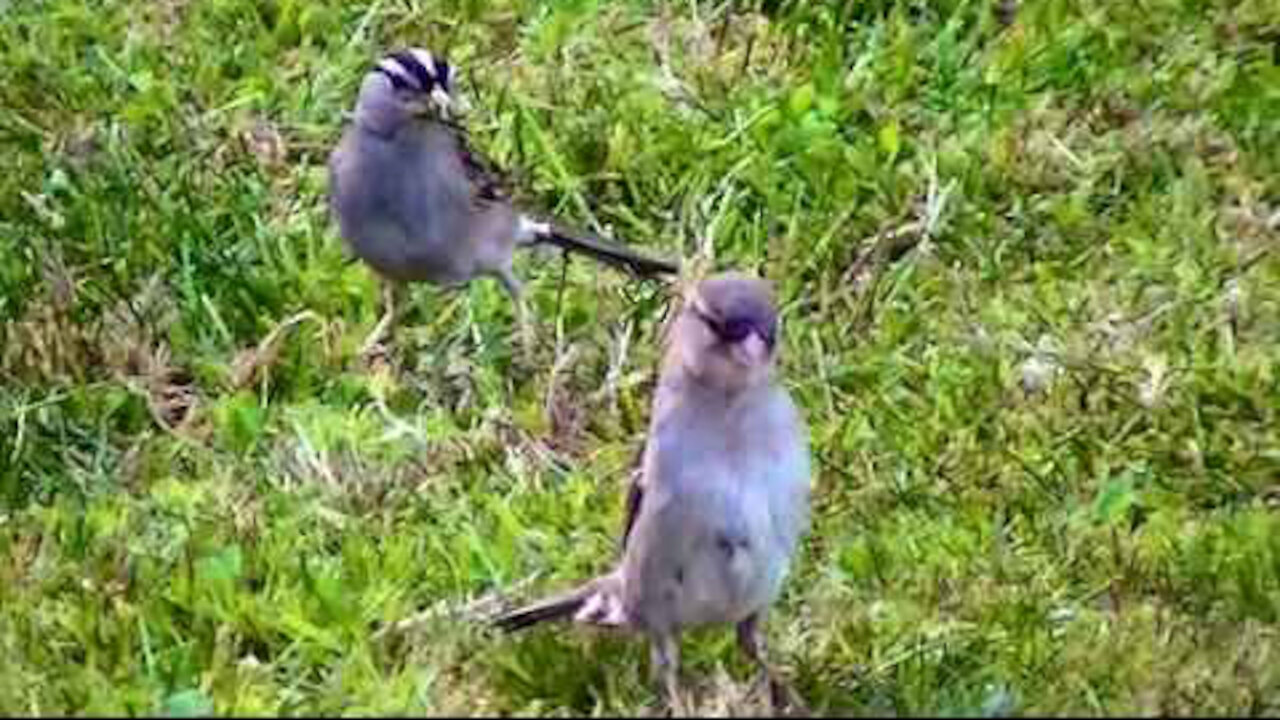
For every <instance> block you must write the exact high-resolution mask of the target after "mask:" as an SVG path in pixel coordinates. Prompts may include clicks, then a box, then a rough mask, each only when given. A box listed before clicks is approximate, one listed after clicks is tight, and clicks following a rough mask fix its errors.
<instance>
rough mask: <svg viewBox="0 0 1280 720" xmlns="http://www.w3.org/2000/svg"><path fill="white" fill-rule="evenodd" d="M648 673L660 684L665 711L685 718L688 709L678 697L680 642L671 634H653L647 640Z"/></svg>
mask: <svg viewBox="0 0 1280 720" xmlns="http://www.w3.org/2000/svg"><path fill="white" fill-rule="evenodd" d="M649 672H650V674H651V675H652V680H653V682H654V683H655V684H661V686H662V694H663V697H664V699H665V700H666V703H667V710H668V712H670V713H671V714H672V715H673V716H676V717H686V716H688V714H689V713H688V709H687V708H686V707H685V706H684V700H683V698H682V697H681V695H680V640H679V639H678V638H677V637H676V636H675V635H673V634H671V633H655V634H653V635H652V636H651V637H650V638H649Z"/></svg>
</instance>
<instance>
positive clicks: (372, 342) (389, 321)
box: [360, 278, 405, 357]
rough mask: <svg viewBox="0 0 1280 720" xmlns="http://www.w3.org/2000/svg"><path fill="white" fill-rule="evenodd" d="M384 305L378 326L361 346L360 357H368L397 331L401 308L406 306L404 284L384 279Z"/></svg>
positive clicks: (382, 282) (375, 326) (382, 281)
mask: <svg viewBox="0 0 1280 720" xmlns="http://www.w3.org/2000/svg"><path fill="white" fill-rule="evenodd" d="M380 282H381V284H382V304H383V307H384V308H385V309H384V310H383V313H382V317H381V318H380V319H379V320H378V324H377V325H374V326H373V331H372V332H370V333H369V335H368V337H366V338H365V340H364V344H363V345H361V346H360V355H361V356H363V357H368V356H369V355H370V354H372V353H373V352H374V351H375V350H376V349H378V347H379V346H380V345H381V344H382V341H383V340H384V339H388V340H389V339H390V338H391V335H392V334H393V333H394V331H395V324H396V319H397V318H398V317H399V314H400V312H401V307H402V306H403V305H404V294H405V289H404V284H403V283H400V282H398V281H395V280H387V279H385V278H384V279H382V280H381V281H380Z"/></svg>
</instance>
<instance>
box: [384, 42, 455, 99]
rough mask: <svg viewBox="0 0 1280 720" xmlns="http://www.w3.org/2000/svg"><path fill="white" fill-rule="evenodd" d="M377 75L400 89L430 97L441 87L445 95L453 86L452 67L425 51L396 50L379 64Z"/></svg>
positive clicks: (416, 49) (418, 49)
mask: <svg viewBox="0 0 1280 720" xmlns="http://www.w3.org/2000/svg"><path fill="white" fill-rule="evenodd" d="M374 72H378V73H382V74H383V75H385V76H386V77H387V79H388V80H390V81H391V85H392V86H393V87H395V88H396V89H397V90H410V91H414V92H420V93H423V94H429V93H431V91H432V90H434V89H436V88H440V89H441V90H442V91H444V92H445V93H446V94H447V93H449V91H450V90H451V86H452V84H453V68H452V67H450V65H449V63H447V62H445V60H444V59H443V58H438V57H435V56H433V55H432V54H431V53H430V52H427V51H426V50H423V49H422V48H408V49H405V50H397V51H395V52H393V53H390V54H389V55H387V56H386V57H384V58H382V59H381V60H379V61H378V65H377V67H375V68H374Z"/></svg>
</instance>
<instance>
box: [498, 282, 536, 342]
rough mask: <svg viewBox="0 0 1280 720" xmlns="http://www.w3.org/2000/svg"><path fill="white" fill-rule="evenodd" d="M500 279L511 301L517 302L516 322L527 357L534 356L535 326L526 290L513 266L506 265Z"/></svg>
mask: <svg viewBox="0 0 1280 720" xmlns="http://www.w3.org/2000/svg"><path fill="white" fill-rule="evenodd" d="M497 276H498V280H499V281H500V282H501V283H502V287H503V288H504V289H505V290H506V291H507V295H510V296H511V302H512V303H514V304H515V309H516V324H517V325H518V326H519V333H520V346H521V348H522V349H523V351H524V354H525V357H527V358H532V357H533V326H532V325H531V324H530V319H529V308H528V306H527V305H526V304H525V301H524V292H523V290H522V288H521V287H520V281H519V280H517V279H516V276H515V273H514V272H512V271H511V268H509V267H506V268H503V269H501V270H499V271H498V273H497Z"/></svg>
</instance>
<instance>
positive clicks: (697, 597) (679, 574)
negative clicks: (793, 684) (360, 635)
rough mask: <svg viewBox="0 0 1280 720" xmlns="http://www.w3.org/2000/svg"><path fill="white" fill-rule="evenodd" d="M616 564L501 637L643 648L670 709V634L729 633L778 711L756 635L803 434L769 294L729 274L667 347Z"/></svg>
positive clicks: (787, 526) (794, 533)
mask: <svg viewBox="0 0 1280 720" xmlns="http://www.w3.org/2000/svg"><path fill="white" fill-rule="evenodd" d="M668 340H669V342H668V347H667V351H666V355H665V357H664V359H663V362H662V366H661V372H660V377H659V382H658V387H657V389H656V392H655V396H654V400H653V412H652V418H651V421H650V426H649V434H648V438H647V443H646V447H645V449H644V453H643V460H642V464H641V472H640V474H639V478H638V480H636V481H635V482H633V484H632V486H631V488H630V492H629V496H628V502H627V517H626V522H625V525H624V529H623V551H622V559H621V562H620V563H619V564H618V565H617V567H615V568H614V570H613V571H611V572H609V573H608V574H605V575H603V576H600V577H597V578H595V579H593V580H591V581H589V582H587V583H585V584H583V585H581V586H579V587H577V588H576V589H574V590H572V591H569V592H567V593H564V594H562V595H558V596H555V597H552V598H550V599H548V600H544V601H541V602H538V603H535V604H533V605H530V606H528V607H524V608H520V609H518V610H515V611H512V612H509V613H506V614H504V615H502V616H500V617H498V618H497V619H496V620H495V621H494V622H495V623H496V625H497V626H498V627H500V628H502V629H504V630H507V631H514V630H519V629H521V628H525V627H529V626H531V625H534V624H536V623H539V622H542V621H545V620H554V619H562V618H565V619H572V620H573V621H575V622H578V623H584V624H588V625H597V626H606V627H612V628H618V629H623V630H627V631H632V632H636V633H639V634H641V635H644V636H646V637H647V638H648V639H649V642H650V647H651V659H652V670H653V671H654V673H655V674H656V675H657V676H658V678H659V679H660V681H661V683H662V687H663V690H664V692H665V695H666V697H667V700H668V702H669V703H670V704H671V707H672V708H673V709H674V708H679V707H681V706H682V703H681V702H680V695H679V687H678V668H679V657H680V645H679V634H680V632H681V631H682V630H683V629H684V628H687V627H693V626H698V625H706V624H711V623H732V624H734V625H736V627H737V635H738V644H739V647H740V648H741V649H742V651H743V652H745V653H746V654H747V656H748V657H749V658H750V659H751V660H752V661H753V662H755V663H756V664H757V665H758V666H759V669H760V679H761V680H763V681H767V682H768V684H769V688H770V691H771V694H772V696H773V699H774V702H775V704H777V703H780V702H782V697H783V696H785V695H786V694H788V691H787V689H786V686H785V685H784V684H783V683H781V682H780V681H779V680H778V678H777V676H776V674H775V673H774V672H773V671H772V670H771V669H770V666H769V664H768V663H767V661H766V659H765V653H764V642H763V632H762V623H763V620H764V617H765V614H766V611H767V610H768V608H769V606H770V605H771V604H772V603H773V602H774V600H775V599H776V598H777V597H778V594H779V592H780V591H781V589H782V583H783V579H784V577H785V576H786V573H787V570H788V568H789V566H790V563H791V559H792V557H793V556H794V554H795V551H796V547H797V545H798V543H799V540H800V537H801V536H802V535H803V534H804V533H805V532H806V531H807V529H808V525H809V482H810V480H809V448H808V430H807V428H806V425H805V422H804V420H803V419H802V417H801V416H800V413H799V411H798V410H797V409H796V406H795V404H794V403H793V402H792V400H791V396H790V395H789V394H788V392H787V390H786V389H785V388H783V387H782V385H780V384H779V383H778V382H777V380H776V378H775V376H774V363H775V359H776V356H777V347H778V345H777V340H778V319H777V311H776V310H775V308H774V304H773V300H772V294H771V291H770V288H769V286H768V285H767V284H766V283H765V282H764V281H762V280H759V279H757V278H753V277H749V276H745V275H740V274H736V273H732V274H724V275H719V276H716V277H712V278H709V279H707V280H704V281H703V282H701V283H699V284H698V286H697V287H696V289H695V290H694V291H693V293H692V294H691V296H690V297H688V298H687V299H686V301H685V303H684V305H683V308H682V310H681V312H680V314H679V315H678V317H677V318H676V319H675V321H674V324H673V325H672V327H671V332H670V334H669V337H668Z"/></svg>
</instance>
